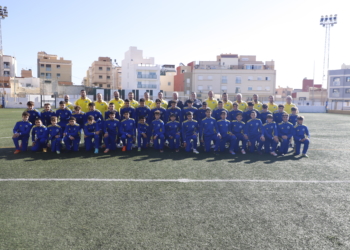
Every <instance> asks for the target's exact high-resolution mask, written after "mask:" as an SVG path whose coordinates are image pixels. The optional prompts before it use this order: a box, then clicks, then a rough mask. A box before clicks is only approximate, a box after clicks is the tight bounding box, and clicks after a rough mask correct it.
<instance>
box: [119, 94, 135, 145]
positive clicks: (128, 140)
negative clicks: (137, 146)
mask: <svg viewBox="0 0 350 250" xmlns="http://www.w3.org/2000/svg"><path fill="white" fill-rule="evenodd" d="M125 100H127V99H125ZM125 103H127V102H125ZM123 116H124V120H122V121H121V124H120V135H121V136H120V138H121V139H122V141H123V145H124V146H123V149H122V151H126V150H127V151H130V150H132V142H133V138H134V136H135V134H136V124H135V120H134V119H133V118H130V111H129V112H128V111H124V112H123Z"/></svg>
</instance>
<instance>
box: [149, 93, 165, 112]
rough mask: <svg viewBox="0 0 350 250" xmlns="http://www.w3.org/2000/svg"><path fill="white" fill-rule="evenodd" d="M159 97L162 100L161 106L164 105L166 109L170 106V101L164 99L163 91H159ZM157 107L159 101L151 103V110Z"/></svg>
mask: <svg viewBox="0 0 350 250" xmlns="http://www.w3.org/2000/svg"><path fill="white" fill-rule="evenodd" d="M158 99H159V100H160V106H161V107H163V108H164V109H167V108H168V102H167V101H166V100H164V99H163V92H161V91H159V93H158ZM156 107H157V103H156V102H154V103H153V104H152V105H151V110H152V109H154V108H156Z"/></svg>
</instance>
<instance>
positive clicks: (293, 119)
mask: <svg viewBox="0 0 350 250" xmlns="http://www.w3.org/2000/svg"><path fill="white" fill-rule="evenodd" d="M291 111H292V114H290V115H289V119H288V121H289V122H290V123H291V124H293V126H295V125H297V119H298V117H299V116H298V114H297V113H298V108H296V107H293V108H291Z"/></svg>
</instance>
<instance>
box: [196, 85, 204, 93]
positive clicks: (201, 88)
mask: <svg viewBox="0 0 350 250" xmlns="http://www.w3.org/2000/svg"><path fill="white" fill-rule="evenodd" d="M197 89H198V91H199V93H202V91H203V86H202V85H198V87H197Z"/></svg>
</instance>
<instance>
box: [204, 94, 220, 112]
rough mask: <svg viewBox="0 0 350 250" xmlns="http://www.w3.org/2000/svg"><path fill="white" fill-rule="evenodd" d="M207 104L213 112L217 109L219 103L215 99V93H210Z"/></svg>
mask: <svg viewBox="0 0 350 250" xmlns="http://www.w3.org/2000/svg"><path fill="white" fill-rule="evenodd" d="M205 102H206V103H207V106H208V107H209V108H210V109H211V110H214V109H216V107H217V106H218V101H217V100H216V99H214V92H213V91H211V90H210V91H209V92H208V99H207V100H205Z"/></svg>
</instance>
